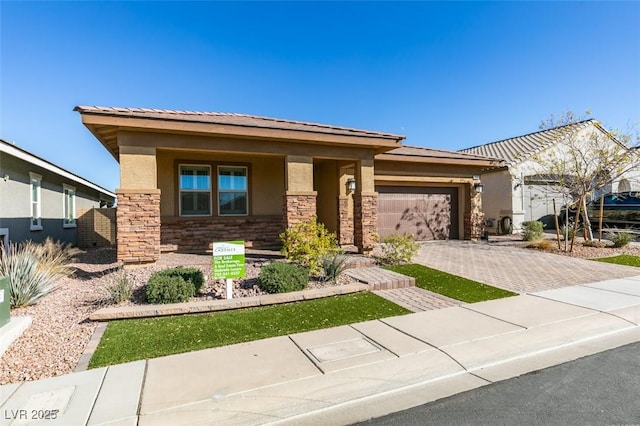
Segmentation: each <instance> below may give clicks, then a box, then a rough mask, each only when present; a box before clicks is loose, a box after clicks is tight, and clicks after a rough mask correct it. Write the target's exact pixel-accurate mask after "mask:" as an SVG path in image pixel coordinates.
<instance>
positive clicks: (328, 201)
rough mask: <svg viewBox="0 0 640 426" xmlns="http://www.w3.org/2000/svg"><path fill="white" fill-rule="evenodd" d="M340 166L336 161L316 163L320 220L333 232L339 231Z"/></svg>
mask: <svg viewBox="0 0 640 426" xmlns="http://www.w3.org/2000/svg"><path fill="white" fill-rule="evenodd" d="M338 185H339V180H338V166H337V164H336V162H335V161H326V162H321V163H318V164H315V165H314V189H315V191H316V192H317V193H318V198H317V205H316V208H317V211H318V220H319V221H320V222H322V223H324V224H325V226H326V227H327V229H328V230H329V231H331V232H337V231H338V195H339V194H338V189H339V186H338Z"/></svg>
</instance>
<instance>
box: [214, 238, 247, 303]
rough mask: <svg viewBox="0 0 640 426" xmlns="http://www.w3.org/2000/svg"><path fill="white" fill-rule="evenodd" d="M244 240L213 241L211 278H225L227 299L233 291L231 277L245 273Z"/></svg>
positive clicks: (241, 275) (239, 276) (242, 275)
mask: <svg viewBox="0 0 640 426" xmlns="http://www.w3.org/2000/svg"><path fill="white" fill-rule="evenodd" d="M245 270H246V268H245V263H244V241H223V242H218V243H213V279H214V280H218V279H225V280H227V299H231V297H232V293H233V279H234V278H243V277H244V275H245Z"/></svg>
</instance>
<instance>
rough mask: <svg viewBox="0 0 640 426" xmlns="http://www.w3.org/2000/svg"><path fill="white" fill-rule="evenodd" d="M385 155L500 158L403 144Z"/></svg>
mask: <svg viewBox="0 0 640 426" xmlns="http://www.w3.org/2000/svg"><path fill="white" fill-rule="evenodd" d="M385 154H386V155H402V156H409V157H432V158H446V159H452V160H471V161H473V160H478V161H495V162H500V161H502V160H501V159H499V158H497V157H489V156H486V155H481V154H475V153H466V152H461V151H448V150H444V149H435V148H426V147H421V146H409V145H404V146H402V147H400V148H395V149H392V150H391V151H389V152H385Z"/></svg>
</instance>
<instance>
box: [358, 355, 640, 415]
mask: <svg viewBox="0 0 640 426" xmlns="http://www.w3.org/2000/svg"><path fill="white" fill-rule="evenodd" d="M360 424H362V425H614V424H616V425H631V424H635V425H637V424H640V343H634V344H631V345H627V346H623V347H620V348H616V349H613V350H609V351H606V352H602V353H599V354H595V355H591V356H588V357H585V358H581V359H578V360H576V361H572V362H568V363H565V364H561V365H558V366H555V367H551V368H547V369H545V370H540V371H536V372H532V373H529V374H526V375H523V376H520V377H516V378H513V379H509V380H505V381H503V382H498V383H495V384H492V385H488V386H485V387H482V388H478V389H475V390H472V391H469V392H465V393H462V394H458V395H455V396H452V397H449V398H446V399H442V400H440V401H435V402H432V403H428V404H425V405H421V406H418V407H415V408H413V409H409V410H406V411H401V412H398V413H393V414H390V415H387V416H384V417H379V418H377V419H372V420H369V421H367V422H364V423H360Z"/></svg>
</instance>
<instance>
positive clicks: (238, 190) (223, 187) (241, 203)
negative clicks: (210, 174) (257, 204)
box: [218, 166, 249, 216]
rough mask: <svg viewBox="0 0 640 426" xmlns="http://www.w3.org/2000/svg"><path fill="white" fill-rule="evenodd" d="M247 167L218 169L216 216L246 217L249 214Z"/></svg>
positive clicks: (223, 167)
mask: <svg viewBox="0 0 640 426" xmlns="http://www.w3.org/2000/svg"><path fill="white" fill-rule="evenodd" d="M248 187H249V185H248V179H247V167H239V166H219V167H218V214H219V215H220V216H246V215H248V214H249V203H248V199H249V197H248Z"/></svg>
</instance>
